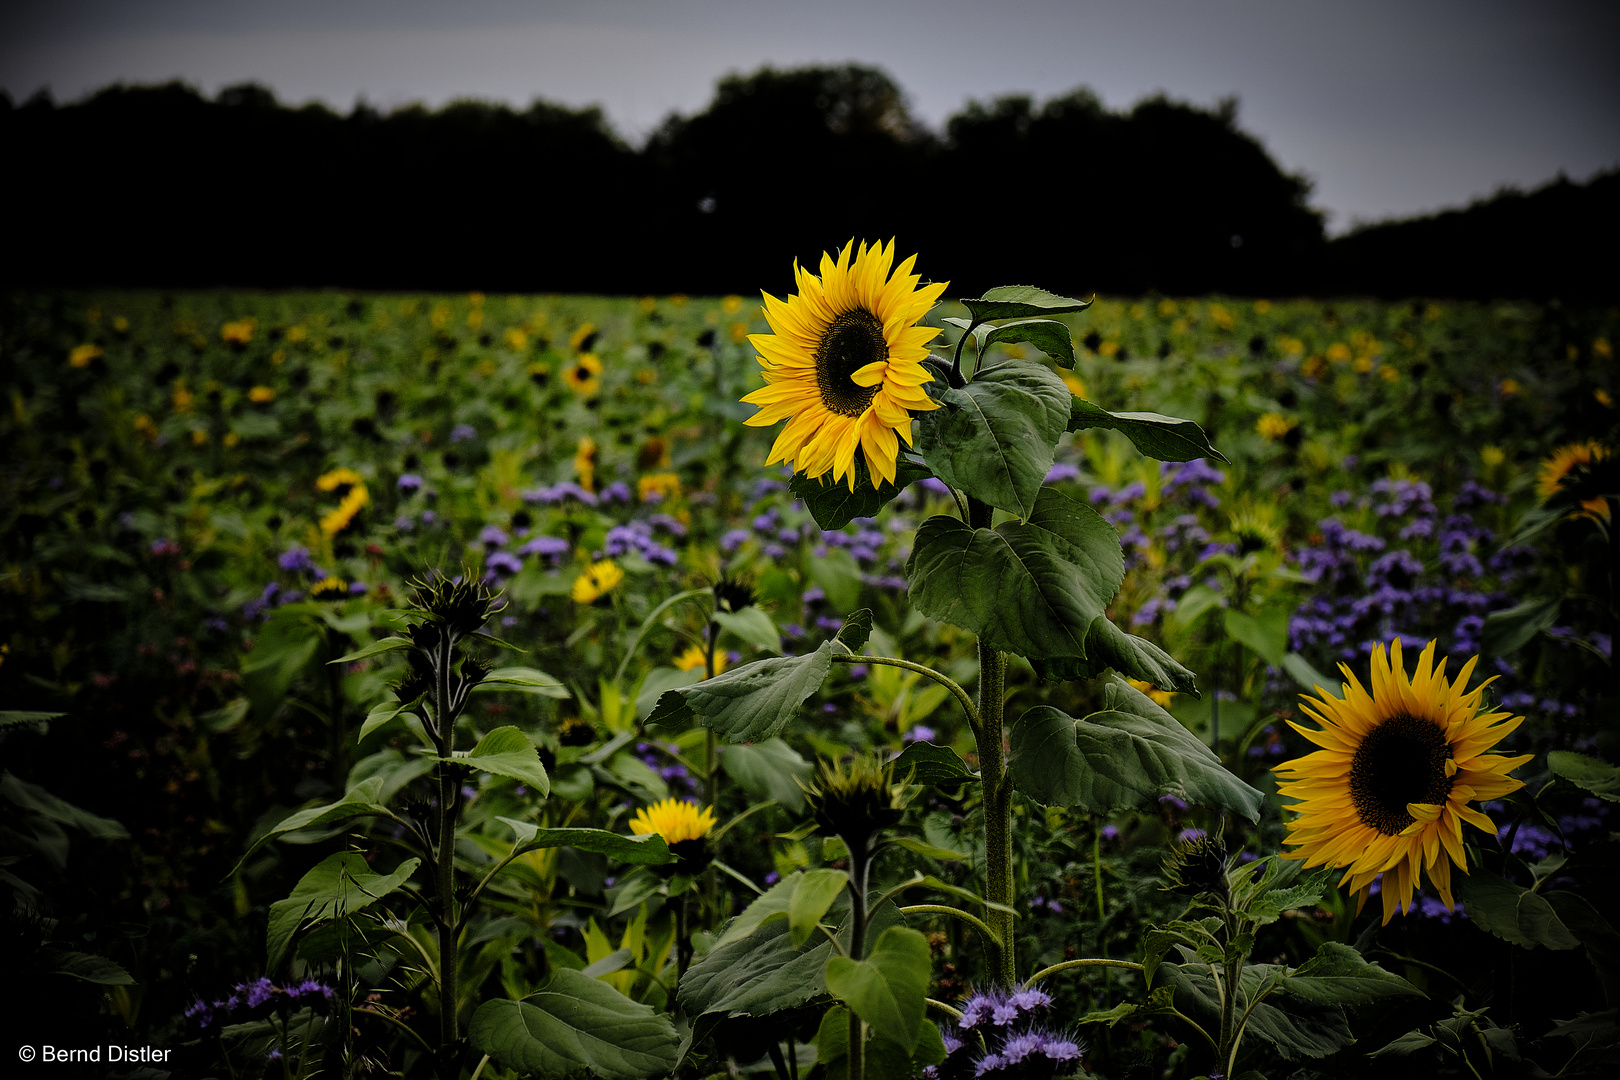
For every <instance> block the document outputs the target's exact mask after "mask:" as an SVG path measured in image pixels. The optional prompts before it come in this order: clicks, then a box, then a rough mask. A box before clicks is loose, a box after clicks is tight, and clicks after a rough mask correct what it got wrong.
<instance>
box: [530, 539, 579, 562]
mask: <svg viewBox="0 0 1620 1080" xmlns="http://www.w3.org/2000/svg"><path fill="white" fill-rule="evenodd" d="M517 553H518V554H519V555H539V556H540V557H541V558H543V559H546V560H548V561H549V562H551V563H552V564H553V565H555V564H556V563H557V562H558V560H560V559H561V558H562V556H564V555H566V554H568V541H566V540H564V539H562V538H561V537H559V536H537V537H535V538H534V539H533V540H530V541H529V542H528V543H526V544H524V545H523V546H522V547H520V548H518V549H517Z"/></svg>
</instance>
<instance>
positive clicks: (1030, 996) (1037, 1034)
mask: <svg viewBox="0 0 1620 1080" xmlns="http://www.w3.org/2000/svg"><path fill="white" fill-rule="evenodd" d="M1051 1009H1052V999H1051V998H1050V997H1048V996H1047V995H1046V994H1045V993H1044V992H1042V991H1040V990H1033V989H1029V990H1017V991H1014V992H1012V993H1006V992H1003V991H997V990H989V991H980V992H978V993H975V994H974V995H973V996H972V997H970V998H968V1000H967V1002H966V1004H964V1005H963V1006H962V1018H961V1019H960V1020H958V1021H957V1022H956V1024H955V1025H953V1026H952V1028H951V1029H950V1030H948V1031H944V1032H942V1033H941V1037H942V1039H943V1041H944V1043H945V1060H944V1061H942V1062H940V1063H939V1064H938V1065H931V1066H929V1067H928V1068H926V1069H924V1070H923V1072H922V1077H923V1080H968V1078H970V1077H971V1078H974V1080H977V1078H979V1077H987V1076H988V1077H998V1078H1002V1077H1004V1078H1007V1080H1053V1078H1055V1077H1057V1076H1061V1075H1065V1074H1068V1073H1071V1072H1073V1071H1075V1070H1076V1069H1077V1068H1079V1066H1080V1059H1081V1056H1082V1055H1083V1054H1084V1053H1085V1047H1084V1044H1082V1043H1081V1042H1080V1041H1079V1040H1078V1039H1075V1038H1071V1037H1070V1036H1069V1035H1068V1034H1067V1033H1065V1032H1061V1031H1058V1030H1055V1029H1053V1028H1051V1027H1048V1026H1046V1024H1045V1021H1046V1019H1047V1017H1048V1014H1049V1013H1050V1012H1051Z"/></svg>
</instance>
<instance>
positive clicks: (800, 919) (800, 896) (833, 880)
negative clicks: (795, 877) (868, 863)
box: [787, 870, 849, 948]
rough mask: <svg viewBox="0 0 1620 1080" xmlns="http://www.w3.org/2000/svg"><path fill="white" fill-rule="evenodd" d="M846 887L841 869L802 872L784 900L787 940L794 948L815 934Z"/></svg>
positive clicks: (845, 878) (844, 875)
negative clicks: (787, 898)
mask: <svg viewBox="0 0 1620 1080" xmlns="http://www.w3.org/2000/svg"><path fill="white" fill-rule="evenodd" d="M847 884H849V875H848V874H846V873H844V871H842V870H806V871H805V873H804V877H803V878H802V879H800V881H799V887H798V888H796V889H794V890H793V896H792V897H791V898H790V899H789V900H788V913H787V915H788V937H789V938H791V939H792V941H793V945H794V947H795V948H799V947H802V946H803V945H804V943H805V942H806V941H808V940H810V936H811V935H812V934H814V933H815V932H816V926H817V924H819V923H820V922H821V920H822V917H823V916H825V915H826V914H827V909H828V908H830V907H832V906H833V901H834V900H837V899H838V897H839V896H840V895H841V894H842V893H843V891H844V886H845V885H847Z"/></svg>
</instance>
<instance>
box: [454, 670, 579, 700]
mask: <svg viewBox="0 0 1620 1080" xmlns="http://www.w3.org/2000/svg"><path fill="white" fill-rule="evenodd" d="M490 690H517V691H519V692H521V693H525V694H539V695H540V696H541V697H548V698H558V699H561V698H566V697H568V696H570V695H569V693H568V688H567V687H566V686H564V685H563V684H562V683H560V682H558V681H557V680H556V679H555V678H553V677H552V676H550V675H547V674H546V673H545V672H543V671H539V670H537V669H535V668H531V667H505V668H496V669H495V670H494V671H492V672H490V673H489V674H488V675H485V676H484V679H483V681H482V682H480V683H479V684H478V685H476V686H474V687H473V692H474V693H483V692H487V691H490Z"/></svg>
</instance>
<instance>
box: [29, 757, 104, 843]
mask: <svg viewBox="0 0 1620 1080" xmlns="http://www.w3.org/2000/svg"><path fill="white" fill-rule="evenodd" d="M0 798H4V799H5V800H6V801H7V802H9V803H11V804H12V805H13V806H15V807H17V808H18V809H20V810H22V811H24V812H26V813H30V814H38V815H40V816H41V817H44V818H48V819H50V820H51V821H54V822H56V823H57V824H59V825H66V826H67V827H68V828H70V829H77V830H79V831H80V832H82V833H84V834H85V835H86V836H88V837H90V838H91V839H94V840H127V839H128V838H129V830H128V829H125V828H124V827H123V826H122V825H120V824H119V823H118V822H116V821H114V820H113V819H112V818H104V817H102V816H101V815H99V814H92V813H91V812H90V811H88V810H85V809H83V808H81V807H78V806H74V805H73V804H72V803H70V802H68V801H67V800H66V799H62V798H59V797H57V796H55V795H52V794H51V793H50V792H49V791H46V790H45V789H44V788H42V787H40V786H39V785H38V784H31V783H29V782H28V781H27V780H21V779H18V778H17V777H15V776H13V775H12V774H11V773H9V772H0Z"/></svg>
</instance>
